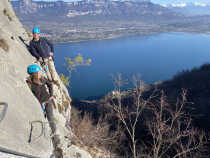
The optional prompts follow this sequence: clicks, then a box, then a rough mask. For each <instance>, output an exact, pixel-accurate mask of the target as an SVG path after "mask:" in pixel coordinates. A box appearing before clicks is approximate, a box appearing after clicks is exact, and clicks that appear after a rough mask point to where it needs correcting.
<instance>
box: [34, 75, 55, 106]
mask: <svg viewBox="0 0 210 158" xmlns="http://www.w3.org/2000/svg"><path fill="white" fill-rule="evenodd" d="M46 86H47V87H48V90H49V92H48V90H47V87H46ZM31 90H32V92H33V94H34V95H35V96H36V98H37V99H38V100H39V102H40V103H41V104H42V103H43V102H46V101H48V100H49V98H50V97H51V96H53V88H52V83H51V82H50V81H49V80H47V79H46V78H42V79H41V84H36V83H33V82H31Z"/></svg>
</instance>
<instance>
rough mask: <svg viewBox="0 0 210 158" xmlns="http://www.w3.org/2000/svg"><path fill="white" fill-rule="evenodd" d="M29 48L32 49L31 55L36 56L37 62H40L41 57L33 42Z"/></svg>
mask: <svg viewBox="0 0 210 158" xmlns="http://www.w3.org/2000/svg"><path fill="white" fill-rule="evenodd" d="M29 48H30V52H31V55H32V56H34V57H35V58H36V59H37V60H39V59H40V55H39V54H38V53H37V51H36V49H35V47H34V45H33V43H32V42H30V45H29Z"/></svg>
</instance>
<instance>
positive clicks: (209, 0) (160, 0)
mask: <svg viewBox="0 0 210 158" xmlns="http://www.w3.org/2000/svg"><path fill="white" fill-rule="evenodd" d="M34 1H40V0H34ZM44 1H56V0H44ZM64 1H66V2H71V1H76V0H64ZM151 1H152V2H153V3H160V4H168V3H185V2H186V3H189V2H200V3H210V0H151Z"/></svg>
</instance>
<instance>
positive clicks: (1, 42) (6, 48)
mask: <svg viewBox="0 0 210 158" xmlns="http://www.w3.org/2000/svg"><path fill="white" fill-rule="evenodd" d="M0 48H2V49H3V50H4V51H6V52H8V51H9V45H8V44H7V41H6V40H5V39H0Z"/></svg>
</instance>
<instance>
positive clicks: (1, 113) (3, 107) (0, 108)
mask: <svg viewBox="0 0 210 158" xmlns="http://www.w3.org/2000/svg"><path fill="white" fill-rule="evenodd" d="M7 108H8V104H7V103H5V102H0V122H1V121H2V120H3V119H4V117H5V115H6V112H7Z"/></svg>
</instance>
